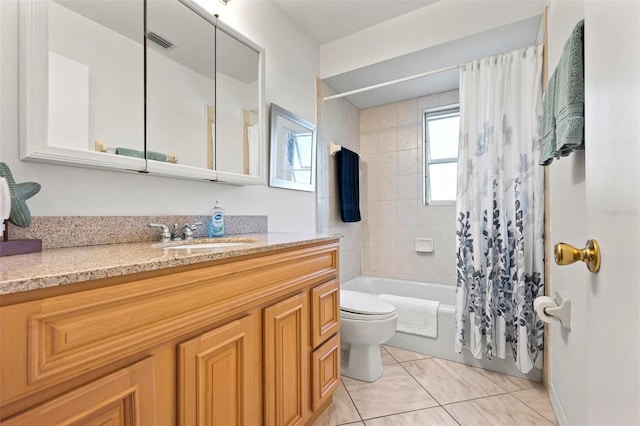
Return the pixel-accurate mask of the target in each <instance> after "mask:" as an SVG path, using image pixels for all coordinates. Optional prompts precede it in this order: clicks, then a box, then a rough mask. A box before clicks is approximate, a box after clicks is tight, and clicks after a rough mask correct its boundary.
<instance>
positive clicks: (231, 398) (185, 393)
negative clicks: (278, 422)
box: [178, 315, 260, 426]
mask: <svg viewBox="0 0 640 426" xmlns="http://www.w3.org/2000/svg"><path fill="white" fill-rule="evenodd" d="M259 337H260V335H259V333H256V315H248V316H246V317H243V318H241V319H239V320H237V321H234V322H232V323H230V324H227V325H224V326H222V327H218V328H216V329H214V330H212V331H210V332H208V333H205V334H202V335H200V336H198V337H196V338H194V339H191V340H189V341H187V342H184V343H182V344H180V345H179V347H178V368H179V373H178V374H179V378H178V398H179V402H178V419H179V424H180V425H225V426H227V425H229V426H231V425H244V424H256V423H257V422H258V419H256V418H255V413H256V412H257V411H259V410H257V409H256V404H258V408H259V402H257V401H259V400H260V395H257V394H256V389H257V388H258V387H257V386H255V383H256V381H255V380H256V375H257V374H256V372H255V371H254V367H253V366H254V360H255V357H257V356H259V350H260V348H259V340H257V339H259ZM258 380H259V378H258Z"/></svg>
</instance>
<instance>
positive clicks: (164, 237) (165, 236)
mask: <svg viewBox="0 0 640 426" xmlns="http://www.w3.org/2000/svg"><path fill="white" fill-rule="evenodd" d="M149 226H151V227H154V228H162V232H161V233H160V241H161V242H163V243H168V242H169V241H171V237H172V235H171V232H170V231H169V227H168V226H167V225H163V224H161V223H150V224H149Z"/></svg>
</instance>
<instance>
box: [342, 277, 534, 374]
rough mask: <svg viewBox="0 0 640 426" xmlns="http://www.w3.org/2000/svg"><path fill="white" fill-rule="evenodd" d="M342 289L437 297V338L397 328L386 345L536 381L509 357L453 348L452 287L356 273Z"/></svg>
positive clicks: (454, 288) (428, 297)
mask: <svg viewBox="0 0 640 426" xmlns="http://www.w3.org/2000/svg"><path fill="white" fill-rule="evenodd" d="M341 288H343V289H345V290H354V291H361V292H364V293H374V294H393V295H396V296H405V297H415V298H417V299H427V300H437V301H439V302H440V306H439V307H438V337H437V338H431V337H425V336H417V335H414V334H407V333H402V332H399V331H397V332H396V333H395V334H394V335H393V337H392V338H391V340H389V341H388V342H387V344H388V345H391V346H396V347H398V348H402V349H407V350H410V351H414V352H419V353H423V354H427V355H431V356H435V357H438V358H444V359H448V360H451V361H456V362H462V363H464V364H468V365H472V366H474V367H481V368H486V369H488V370H493V371H498V372H500V373H505V374H510V375H513V376H518V377H523V378H527V379H529V380H535V381H540V380H541V377H542V372H541V371H540V370H538V369H535V368H534V369H533V370H531V371H530V372H529V373H528V374H523V373H521V372H520V371H519V370H518V369H517V367H516V365H515V362H514V361H513V358H512V357H507V359H500V358H494V359H492V360H486V359H482V360H478V359H475V358H474V357H473V356H472V355H471V354H470V353H469V352H468V351H467V350H464V351H463V352H462V353H461V354H459V353H456V352H455V351H454V350H453V347H454V337H455V331H456V320H455V301H456V287H455V286H453V285H443V284H431V283H422V282H417V281H404V280H394V279H391V278H378V277H369V276H365V275H360V276H358V277H356V278H354V279H352V280H350V281H347V282H345V283H342V284H341Z"/></svg>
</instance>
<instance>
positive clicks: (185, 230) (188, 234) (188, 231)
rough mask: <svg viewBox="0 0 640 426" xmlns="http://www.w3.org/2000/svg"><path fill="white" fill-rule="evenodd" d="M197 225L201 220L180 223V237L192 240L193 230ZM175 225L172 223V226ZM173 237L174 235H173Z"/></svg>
mask: <svg viewBox="0 0 640 426" xmlns="http://www.w3.org/2000/svg"><path fill="white" fill-rule="evenodd" d="M198 225H202V222H196V223H185V224H184V225H182V239H184V240H193V232H194V231H195V230H196V229H198ZM176 226H177V224H176V225H174V227H176ZM174 239H175V236H174Z"/></svg>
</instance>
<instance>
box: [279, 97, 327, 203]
mask: <svg viewBox="0 0 640 426" xmlns="http://www.w3.org/2000/svg"><path fill="white" fill-rule="evenodd" d="M270 142H271V162H270V171H269V185H270V186H274V187H278V188H287V189H297V190H301V191H312V192H313V191H315V184H316V126H315V124H313V123H311V122H309V121H307V120H305V119H303V118H301V117H299V116H297V115H295V114H293V113H292V112H289V111H287V110H285V109H283V108H281V107H279V106H277V105H275V104H271V140H270Z"/></svg>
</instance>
